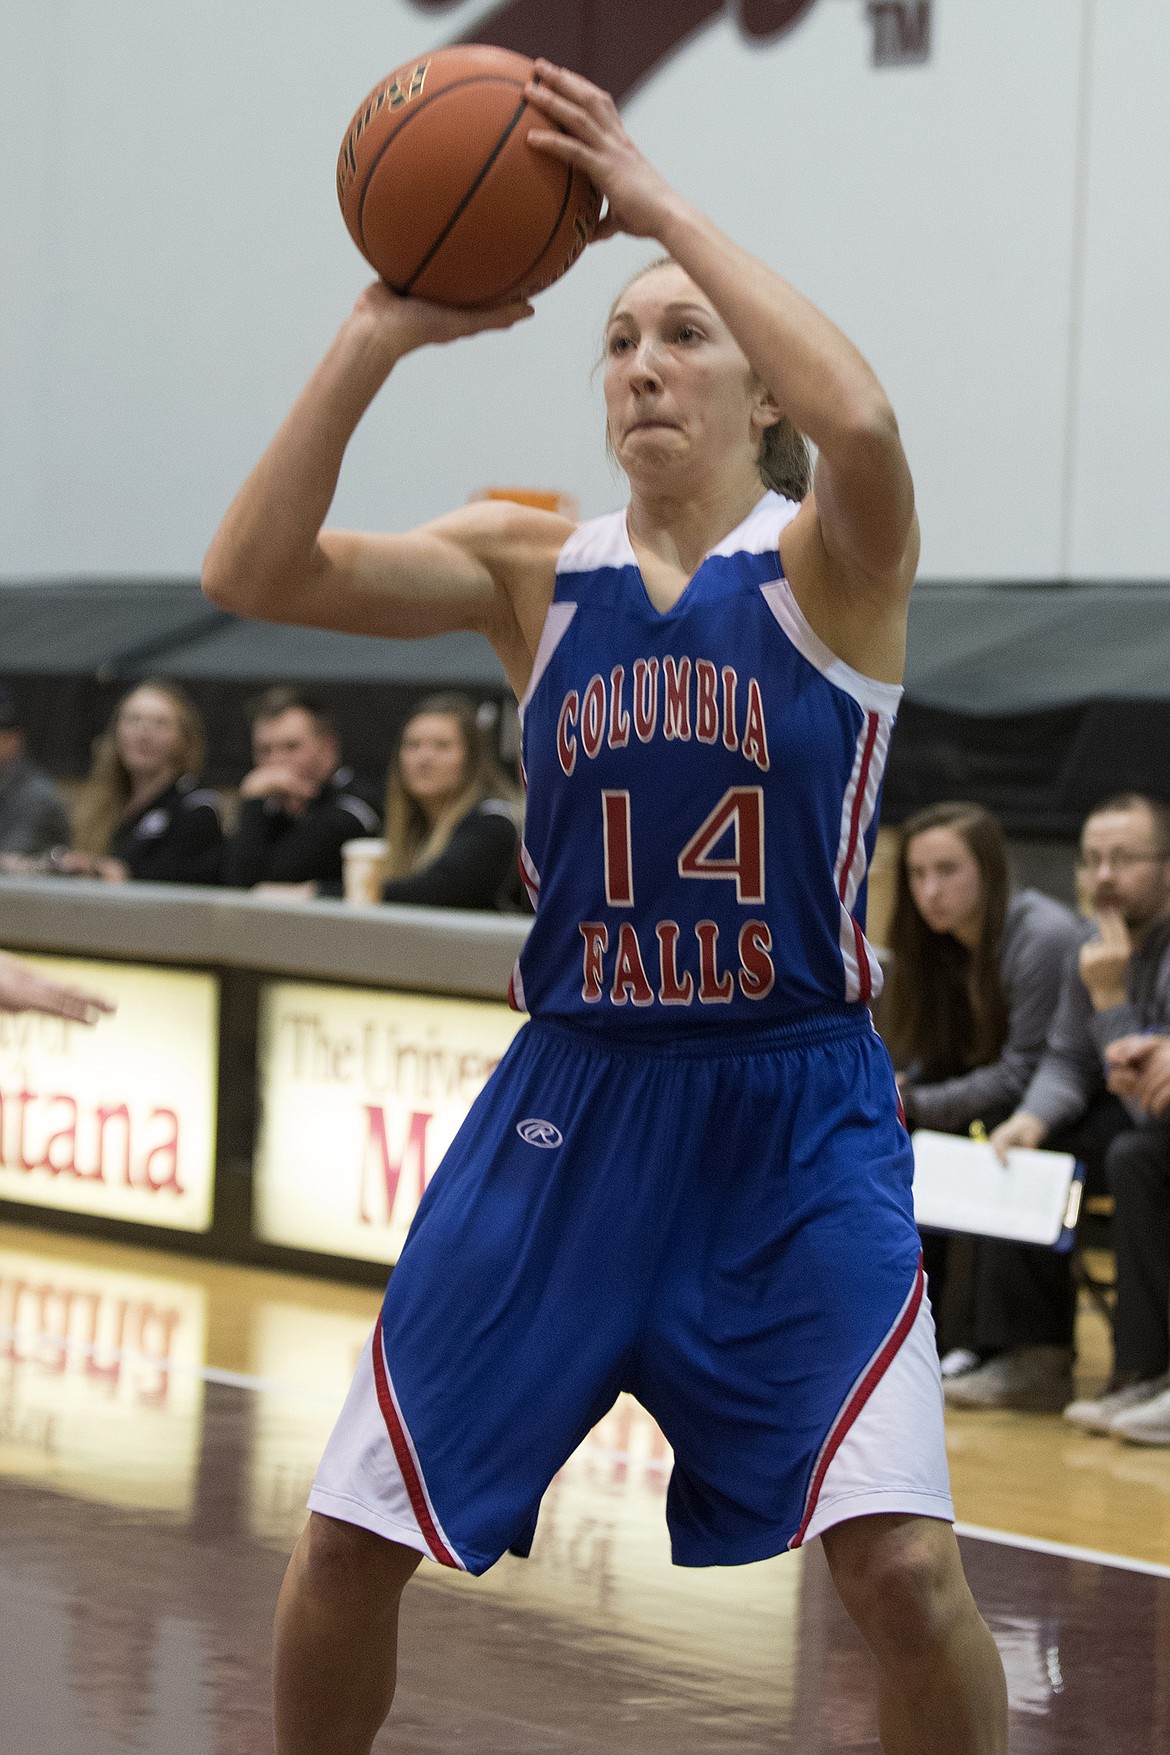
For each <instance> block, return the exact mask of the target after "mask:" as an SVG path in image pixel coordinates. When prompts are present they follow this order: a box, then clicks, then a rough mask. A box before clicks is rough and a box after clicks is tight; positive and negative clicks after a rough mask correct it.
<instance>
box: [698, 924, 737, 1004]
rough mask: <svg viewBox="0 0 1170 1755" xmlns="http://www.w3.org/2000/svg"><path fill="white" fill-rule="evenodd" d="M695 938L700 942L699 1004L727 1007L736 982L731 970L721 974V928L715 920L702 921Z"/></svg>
mask: <svg viewBox="0 0 1170 1755" xmlns="http://www.w3.org/2000/svg"><path fill="white" fill-rule="evenodd" d="M695 937H696V938H697V939H698V941H699V1004H700V1005H727V1003H728V1002H729V1001H730V999H731V996H732V994H733V993H734V992H735V980H734V977H733V976H732V973H731V971H730V969H725V970H724V971H723V974H722V975H721V974H720V973H719V961H718V957H717V955H716V953H717V950H718V946H719V928H718V926H717V925H716V924H715V922H714V921H713V920H700V921H699V922H698V923H697V924H696V926H695Z"/></svg>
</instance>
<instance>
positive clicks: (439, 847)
mask: <svg viewBox="0 0 1170 1755" xmlns="http://www.w3.org/2000/svg"><path fill="white" fill-rule="evenodd" d="M424 713H440V714H442V715H443V717H444V718H447V719H453V720H454V721H455V724H456V725H457V726H458V728H459V736H460V738H461V739H462V742H463V775H462V783H461V785H460V787H459V791H458V792H457V793H456V794H455V796H454V797H453V798H452V799H451V800H450V801H449V802H448V804H447V805H446V806H445V808H444V809H443V810H442V811H441V812H440V813H439V816H438V817H437V818H436V819H435V821H434V822H433V823H432V822H431V821H430V819H429V818H428V817H427V814H426V812H425V811H424V810H423V808H422V806H421V805H420V804H419V803H418V801H417V799H414V798H412V797H411V795H410V793H409V792H408V791H407V790H406V786H405V785H404V783H403V779H402V740H403V738H404V737H405V736H406V733H407V730H408V729H409V727H410V726H411V725H412V724H413V723H414V721H415V720H416V719H418V718H420V717H421V715H422V714H424ZM485 798H496V799H499V800H501V802H503V803H505V804H508V805H510V806H511V807H512V808H513V809H514V811H515V813H516V817H517V822H518V821H519V817H520V793H519V789H518V788H517V787H516V786H515V785H514V784H513V782H512V781H511V780H509V779H508V777H507V775H506V774H505V773H504V770H503V769H502V768H501V766H500V764H499V762H498V761H497V760H496V757H495V752H494V751H493V749H492V746H491V741H490V739H489V737H488V734H487V732H486V731H485V730H484V728H483V727H482V726H481V725H480V722H479V719H478V718H477V716H476V708H475V704H474V702H473V701H470V700H468V698H467V696H466V695H460V694H454V693H452V694H440V695H427V696H426V697H425V699H423V700H421V701H419V702H417V703H416V704H415V706H414V707H412V708H411V711H410V715H409V717H408V718H407V720H406V723H405V724H404V725H403V727H402V730H401V732H400V733H399V735H398V743H397V746H396V748H395V751H394V758H393V760H392V761H391V763H390V772H389V775H388V776H387V780H386V810H385V823H386V827H385V829H384V831H383V833H384V835H385V838H386V847H387V857H386V866H385V870H386V876H387V877H390V878H396V877H405V876H407V874H408V873H410V872H414V871H421V870H422V869H423V867H424V866H428V865H433V864H434V862H435V860H436V859H438V858H439V856H440V854H442V853H444V852H445V851H446V849H447V846H448V844H449V842H450V840H451V836H452V835H453V834H454V832H455V829H456V826H457V825H458V824H459V823H460V822H461V821H462V819H463V818H464V817H465V816H466V815H467V813H468V811H469V810H471V809H472V807H473V806H474V805H477V804H481V803H482V802H483V800H484V799H485Z"/></svg>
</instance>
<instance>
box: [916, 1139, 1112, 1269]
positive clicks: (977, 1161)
mask: <svg viewBox="0 0 1170 1755" xmlns="http://www.w3.org/2000/svg"><path fill="white" fill-rule="evenodd" d="M912 1143H913V1146H914V1218H915V1220H916V1222H917V1223H918V1224H919V1225H925V1226H927V1227H930V1228H933V1229H935V1230H939V1231H971V1232H974V1233H975V1235H976V1236H979V1237H1010V1238H1012V1239H1014V1240H1015V1241H1016V1242H1018V1243H1041V1244H1046V1245H1048V1247H1049V1248H1051V1247H1053V1246H1054V1245H1055V1244H1057V1243H1058V1242H1059V1241H1060V1239H1061V1236H1062V1234H1063V1232H1064V1228H1065V1214H1066V1211H1067V1209H1068V1205H1069V1189H1070V1186H1071V1184H1072V1181H1073V1177H1074V1176H1075V1174H1076V1168H1077V1161H1076V1159H1075V1158H1074V1157H1073V1156H1072V1155H1071V1154H1070V1153H1068V1152H1027V1151H1022V1150H1020V1149H1018V1148H1017V1149H1016V1150H1014V1151H1011V1152H1009V1153H1008V1161H1007V1163H1006V1164H1001V1163H1000V1161H999V1159H998V1158H997V1157H996V1155H995V1153H994V1152H993V1151H992V1149H991V1147H990V1146H989V1145H988V1144H987V1142H986V1141H985V1140H969V1139H963V1138H962V1137H961V1136H960V1135H956V1134H951V1133H934V1132H933V1131H932V1130H931V1129H929V1128H922V1127H920V1128H918V1129H917V1130H916V1132H915V1133H914V1134H913V1136H912Z"/></svg>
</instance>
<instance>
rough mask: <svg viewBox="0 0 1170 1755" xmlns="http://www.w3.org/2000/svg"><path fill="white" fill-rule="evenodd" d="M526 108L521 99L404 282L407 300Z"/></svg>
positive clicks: (468, 203) (461, 215) (525, 99)
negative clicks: (472, 180) (471, 182)
mask: <svg viewBox="0 0 1170 1755" xmlns="http://www.w3.org/2000/svg"><path fill="white" fill-rule="evenodd" d="M527 108H528V99H527V98H521V99H520V104H519V107H518V109H517V111H516V114H515V115H514V116H513V117H512V120H511V121H510V122H509V123H508V126H507V127H506V128H505V129H504V132H503V133H502V134H501V135H500V138H499V139H498V140H497V141H496V144H495V145H494V146H493V147H492V150H491V152H490V153H489V154H488V157H487V160H486V162H485V163H484V165H483V166H482V167H481V169H480V173H479V175H478V177H476V179H475V181H474V183H473V184H472V185H471V187H470V189H468V191H467V193H466V194H465V195H464V197H463V199H462V201H461V202H460V203H459V205H458V207H457V208H456V209H455V211H454V213H453V214H452V215H451V217H450V219H449V220H448V221H447V223H446V225H445V226H444V227H443V229H442V231H441V232H440V233H439V235H438V237H437V238H436V239H435V241H434V243H433V244H432V245H431V247H430V249H429V250H428V251H427V253H426V255H425V256H424V257H423V259H422V261H421V262H420V263H419V265H418V267H417V268H416V269H415V271H414V273H413V274H412V275H411V277H410V279H409V280H408V281H407V282H406V285H405V286H404V287H403V289H402V290H403V291H404V292H405V293H406V295H407V297H408V298H409V297H410V289H411V287H412V286H414V285H415V283H416V282H417V280H418V278H419V276H420V275H421V274H423V273H424V272H425V270H426V269H427V268H429V266H430V264H431V263H432V262H433V261H434V259H435V257H436V256H437V255H438V253H439V251H440V250H441V249H442V247H443V245H444V244H445V243H446V242H447V239H448V238H449V237H450V236H451V233H452V231H453V230H454V228H455V226H456V225H457V224H458V223H459V221H460V220H461V219H462V217H463V215H464V214H465V213H466V211H467V209H468V207H469V206H470V205H471V202H472V201H473V200H474V199H475V196H476V193H477V191H478V190H479V188H480V187H481V185H482V183H483V180H484V178H485V177H486V176H487V174H488V172H489V171H490V170H491V168H492V166H493V165H494V164H495V162H496V160H497V159H498V158H499V156H500V154H501V153H502V152H503V150H504V148H505V146H507V144H508V142H509V140H510V139H511V138H512V135H513V133H514V132H515V130H516V126H517V124H518V122H519V120H520V118H521V116H522V115H523V114H524V112H525V110H526V109H527ZM547 247H548V246H547V245H546V246H545V248H546V249H547Z"/></svg>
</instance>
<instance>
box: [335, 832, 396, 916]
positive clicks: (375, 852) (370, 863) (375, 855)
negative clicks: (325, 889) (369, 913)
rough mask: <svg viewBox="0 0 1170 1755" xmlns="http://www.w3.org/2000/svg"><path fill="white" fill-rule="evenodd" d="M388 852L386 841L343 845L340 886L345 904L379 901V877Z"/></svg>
mask: <svg viewBox="0 0 1170 1755" xmlns="http://www.w3.org/2000/svg"><path fill="white" fill-rule="evenodd" d="M389 851H390V849H389V847H388V846H387V845H386V843H385V841H378V840H374V839H369V840H362V841H346V842H344V843H343V844H342V848H341V866H342V879H341V884H342V890H343V892H344V894H345V899H346V901H347V902H367V903H368V902H380V901H381V900H382V875H383V871H384V869H385V865H386V856H387V854H388V853H389Z"/></svg>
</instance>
